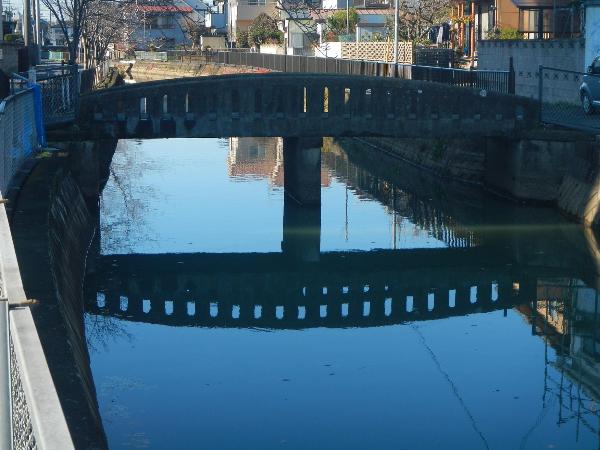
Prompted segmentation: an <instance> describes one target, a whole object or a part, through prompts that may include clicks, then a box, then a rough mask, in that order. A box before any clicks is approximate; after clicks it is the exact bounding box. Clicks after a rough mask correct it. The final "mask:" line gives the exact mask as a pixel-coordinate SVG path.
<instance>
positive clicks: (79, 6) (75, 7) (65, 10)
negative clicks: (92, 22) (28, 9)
mask: <svg viewBox="0 0 600 450" xmlns="http://www.w3.org/2000/svg"><path fill="white" fill-rule="evenodd" d="M92 2H93V0H42V3H43V4H44V6H45V7H46V8H48V10H49V11H50V14H52V15H53V16H54V18H55V19H56V21H57V23H58V25H59V26H60V28H61V29H62V32H63V34H64V36H65V41H66V43H67V46H68V47H69V64H75V62H76V61H77V53H78V51H79V43H80V40H81V32H82V29H83V26H84V24H85V23H86V21H87V20H88V17H87V15H88V13H89V12H90V9H89V8H88V7H87V6H88V5H89V4H90V3H92ZM69 28H71V30H72V31H71V33H69Z"/></svg>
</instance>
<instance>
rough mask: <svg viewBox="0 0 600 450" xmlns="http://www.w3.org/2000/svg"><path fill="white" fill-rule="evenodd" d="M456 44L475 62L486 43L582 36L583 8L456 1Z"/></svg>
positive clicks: (554, 2) (536, 1) (505, 0)
mask: <svg viewBox="0 0 600 450" xmlns="http://www.w3.org/2000/svg"><path fill="white" fill-rule="evenodd" d="M452 22H453V42H454V45H455V47H456V48H458V49H460V50H462V52H463V53H464V55H465V56H467V57H469V58H471V59H472V60H473V59H474V58H475V56H476V54H477V41H481V40H486V39H511V38H512V39H561V38H573V37H578V36H580V35H581V28H582V27H581V7H580V6H579V3H577V2H573V1H571V0H474V1H470V0H453V2H452Z"/></svg>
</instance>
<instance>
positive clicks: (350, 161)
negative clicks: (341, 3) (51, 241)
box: [86, 138, 600, 449]
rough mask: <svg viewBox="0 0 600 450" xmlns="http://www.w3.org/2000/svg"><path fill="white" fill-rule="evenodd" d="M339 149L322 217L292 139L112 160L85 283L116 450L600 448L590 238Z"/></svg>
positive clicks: (203, 142) (326, 174) (328, 166)
mask: <svg viewBox="0 0 600 450" xmlns="http://www.w3.org/2000/svg"><path fill="white" fill-rule="evenodd" d="M343 147H344V146H343V145H341V146H340V145H338V144H332V143H331V142H329V141H327V143H326V146H325V147H324V148H323V151H322V169H321V195H322V205H321V208H320V211H321V212H320V219H319V217H318V214H317V216H315V213H314V211H313V212H306V211H304V212H303V210H301V209H300V210H298V208H296V207H294V206H293V205H290V204H289V203H286V202H288V200H287V199H285V197H284V177H285V174H284V172H283V156H284V151H283V148H282V142H281V140H279V139H251V138H244V139H242V138H240V139H236V138H232V139H228V140H227V139H226V140H218V139H191V140H186V139H176V140H155V141H141V142H139V141H121V142H120V143H119V145H118V147H117V151H116V153H115V156H114V158H113V162H112V166H111V175H110V178H109V180H108V183H107V185H106V187H105V188H104V191H103V193H102V197H101V208H100V239H99V243H98V246H97V248H96V249H95V250H94V252H95V255H94V258H95V259H96V260H97V268H98V269H97V271H96V272H95V273H94V274H91V275H90V276H89V277H88V279H87V280H86V295H87V297H86V303H87V310H88V312H87V313H86V333H87V336H88V344H89V347H90V354H91V360H92V361H91V362H92V370H93V375H94V381H95V384H96V389H97V393H98V400H99V404H100V411H101V415H102V418H103V422H104V427H105V430H106V433H107V436H108V440H109V443H110V446H111V448H115V449H130V448H160V449H191V448H207V449H280V448H281V449H309V448H323V449H434V448H461V449H480V448H481V449H486V448H494V449H507V448H521V449H542V448H563V449H579V448H581V449H592V448H593V449H597V448H600V439H599V432H600V431H599V430H600V415H599V412H598V386H599V384H598V382H599V381H600V377H599V375H600V372H599V366H598V360H599V344H600V342H599V339H598V329H599V327H598V317H597V315H598V298H597V293H596V291H595V290H594V289H593V288H592V286H595V285H596V284H595V280H596V276H595V273H596V270H595V260H594V258H593V257H592V252H591V251H590V250H593V249H594V248H595V247H596V244H595V237H594V236H593V235H592V234H591V233H585V232H584V231H583V230H582V229H581V228H580V227H578V226H576V225H573V224H570V223H568V222H566V221H565V220H563V219H562V218H561V217H560V216H559V215H558V214H555V213H554V212H553V211H551V210H549V209H543V208H524V207H517V206H515V205H511V204H509V203H505V202H501V201H499V200H495V199H492V198H489V197H486V196H485V195H482V194H481V193H479V192H477V191H474V190H472V189H467V188H465V187H463V186H450V185H442V184H439V183H438V182H436V181H435V180H432V179H429V178H427V177H423V176H422V175H421V174H419V173H418V171H416V170H415V169H413V168H410V167H403V166H396V165H393V166H392V165H387V166H385V167H382V165H381V164H380V163H379V164H376V163H372V162H371V159H370V158H369V155H368V152H369V151H370V150H364V149H363V151H362V152H361V151H360V149H358V150H357V149H350V148H348V149H347V152H346V151H344V148H343ZM398 167H399V168H398ZM315 217H316V218H315ZM319 222H320V226H319ZM290 236H291V237H290ZM290 241H293V243H294V245H295V247H294V248H296V249H297V248H298V246H300V247H301V248H302V246H303V245H304V247H305V248H311V249H312V248H314V247H315V246H316V248H317V255H318V257H317V259H316V260H315V259H314V258H313V257H312V256H311V258H309V259H305V258H303V253H302V252H297V251H293V252H287V251H286V249H287V248H289V247H290V246H289V245H287V244H288V243H289V242H290ZM282 249H283V250H282ZM311 255H312V253H311ZM313 256H314V255H313Z"/></svg>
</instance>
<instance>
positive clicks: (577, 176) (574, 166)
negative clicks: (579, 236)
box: [558, 145, 600, 226]
mask: <svg viewBox="0 0 600 450" xmlns="http://www.w3.org/2000/svg"><path fill="white" fill-rule="evenodd" d="M598 147H600V145H597V146H596V148H593V149H582V150H580V151H578V152H576V153H574V154H572V155H571V161H570V164H569V171H568V173H567V174H566V175H565V177H564V178H563V180H562V182H561V185H560V187H559V190H558V206H559V208H560V209H561V210H562V211H564V212H566V213H567V214H569V215H570V216H572V217H575V218H577V219H579V220H581V221H582V222H583V223H585V224H588V225H594V226H598V225H600V149H598Z"/></svg>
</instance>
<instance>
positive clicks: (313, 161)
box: [283, 138, 323, 206]
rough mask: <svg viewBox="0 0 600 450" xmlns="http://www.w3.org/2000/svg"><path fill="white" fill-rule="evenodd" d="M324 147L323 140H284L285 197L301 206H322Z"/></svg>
mask: <svg viewBox="0 0 600 450" xmlns="http://www.w3.org/2000/svg"><path fill="white" fill-rule="evenodd" d="M322 145H323V139H322V138H283V167H284V188H285V195H286V196H289V197H291V198H292V199H294V200H295V201H296V202H297V203H298V204H300V205H304V206H308V205H310V206H320V205H321V147H322Z"/></svg>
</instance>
